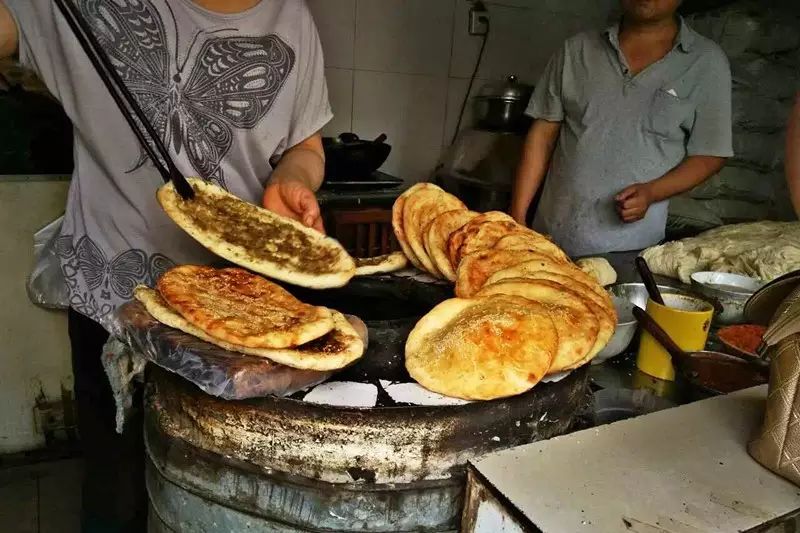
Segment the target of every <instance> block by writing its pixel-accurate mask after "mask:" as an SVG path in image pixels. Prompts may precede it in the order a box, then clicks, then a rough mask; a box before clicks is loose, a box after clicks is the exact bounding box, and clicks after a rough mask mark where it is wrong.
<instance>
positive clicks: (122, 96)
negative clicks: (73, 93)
mask: <svg viewBox="0 0 800 533" xmlns="http://www.w3.org/2000/svg"><path fill="white" fill-rule="evenodd" d="M54 1H55V3H56V6H57V7H58V9H59V10H60V11H61V14H62V15H64V18H65V19H66V21H67V24H69V27H70V28H71V29H72V32H73V33H74V34H75V38H76V39H78V43H80V45H81V48H83V50H84V52H86V55H87V56H89V60H90V61H91V62H92V65H94V68H95V70H97V74H98V75H99V76H100V79H101V80H103V83H104V84H105V86H106V88H108V90H109V92H110V93H111V97H112V98H113V99H114V101H115V102H116V103H117V106H119V109H120V111H121V112H122V116H123V117H125V120H126V121H127V122H128V125H130V127H131V129H133V133H134V134H135V135H136V137H137V138H138V139H139V142H140V143H142V147H143V148H144V150H145V152H147V155H148V156H150V159H151V160H152V161H153V164H154V165H155V166H156V168H157V169H158V171H159V173H160V174H161V176H162V177H163V178H164V182H165V183H166V182H169V181H170V180H172V182H173V183H174V184H175V189H176V190H177V191H178V194H180V196H181V198H183V199H184V200H188V199H191V198H194V190H193V189H192V187H191V185H189V182H188V181H186V178H185V177H184V176H183V174H181V172H180V171H179V170H178V168H177V167H176V166H175V163H174V162H173V161H172V158H171V157H170V155H169V151H168V150H167V147H166V146H164V143H163V142H162V140H161V138H160V137H159V136H158V133H156V131H155V129H154V128H153V125H152V124H150V121H149V120H148V119H147V115H145V114H144V112H143V111H142V108H141V107H140V106H139V104H138V103H137V102H136V100H135V99H134V97H133V95H132V94H131V93H130V91H129V90H128V87H126V86H125V82H123V81H122V79H121V78H120V77H119V74H118V73H117V71H116V70H115V69H114V66H113V65H112V64H111V61H110V60H109V59H108V56H107V55H106V53H105V52H104V51H103V48H102V47H101V46H100V43H99V42H98V41H97V38H96V37H95V36H94V34H93V33H92V30H91V28H90V27H89V25H88V24H87V22H86V20H85V19H84V18H83V16H82V15H81V13H80V11H79V10H78V8H77V7H76V6H75V5H74V4H73V3H72V1H71V0H54ZM134 115H136V117H135V118H134ZM137 119H138V121H137ZM148 138H149V141H150V142H148ZM151 143H152V145H151ZM153 147H155V149H154V148H153ZM156 152H158V153H156ZM159 156H160V157H159Z"/></svg>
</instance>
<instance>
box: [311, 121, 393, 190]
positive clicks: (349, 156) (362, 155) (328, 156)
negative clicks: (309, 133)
mask: <svg viewBox="0 0 800 533" xmlns="http://www.w3.org/2000/svg"><path fill="white" fill-rule="evenodd" d="M322 146H323V147H324V148H325V179H326V180H329V181H335V180H348V181H357V180H366V179H369V177H370V176H371V174H372V173H373V172H375V171H376V170H378V168H379V167H380V166H381V165H382V164H383V163H384V162H385V161H386V158H387V157H389V152H391V151H392V147H391V146H390V145H388V144H386V135H385V134H381V135H380V136H379V137H378V138H377V139H375V140H374V141H365V140H362V139H359V138H358V135H356V134H355V133H342V134H341V135H339V136H338V137H323V139H322Z"/></svg>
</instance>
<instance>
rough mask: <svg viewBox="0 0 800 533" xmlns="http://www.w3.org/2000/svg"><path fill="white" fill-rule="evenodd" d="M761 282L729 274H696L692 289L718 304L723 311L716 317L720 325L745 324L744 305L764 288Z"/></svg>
mask: <svg viewBox="0 0 800 533" xmlns="http://www.w3.org/2000/svg"><path fill="white" fill-rule="evenodd" d="M762 285H763V282H761V281H760V280H757V279H754V278H749V277H747V276H740V275H739V274H729V273H727V272H695V273H694V274H692V287H693V288H694V290H695V291H697V293H698V294H700V295H701V296H705V297H707V298H711V299H713V300H715V301H716V302H718V303H719V304H720V306H721V307H722V311H721V312H719V313H717V314H716V315H715V317H714V322H716V323H718V324H741V323H743V322H745V317H744V305H745V304H746V303H747V300H749V299H750V297H751V296H752V295H753V294H754V293H755V292H756V291H757V290H758V289H760V288H761V287H762Z"/></svg>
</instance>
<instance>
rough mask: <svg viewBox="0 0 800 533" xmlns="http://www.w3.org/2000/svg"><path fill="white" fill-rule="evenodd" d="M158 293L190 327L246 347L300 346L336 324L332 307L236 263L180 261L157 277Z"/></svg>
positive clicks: (321, 334) (320, 335) (326, 331)
mask: <svg viewBox="0 0 800 533" xmlns="http://www.w3.org/2000/svg"><path fill="white" fill-rule="evenodd" d="M158 292H159V293H160V294H161V296H162V297H163V298H164V300H165V301H166V302H167V304H168V305H169V307H170V308H172V309H174V310H175V311H176V312H177V313H178V314H180V315H181V316H182V317H183V318H185V319H186V320H187V321H188V322H189V323H190V324H192V325H193V326H195V327H197V328H199V329H200V330H202V331H204V332H205V333H206V334H208V335H210V336H211V337H214V338H216V339H220V340H223V341H225V342H229V343H231V344H238V345H241V346H246V347H248V348H289V347H294V346H300V345H301V344H305V343H307V342H311V341H313V340H315V339H318V338H320V337H322V336H323V335H325V334H326V333H328V332H329V331H331V330H332V329H333V327H334V323H333V318H332V316H331V312H330V310H328V309H326V308H324V307H314V306H311V305H307V304H304V303H303V302H301V301H300V300H298V299H297V298H295V297H294V296H292V295H291V294H289V293H288V292H287V291H286V290H284V289H283V288H281V287H279V286H278V285H275V284H274V283H272V282H270V281H267V280H266V279H264V278H262V277H261V276H258V275H256V274H253V273H251V272H248V271H246V270H242V269H240V268H222V269H216V268H212V267H206V266H194V265H182V266H178V267H175V268H172V269H170V270H168V271H167V272H165V273H164V274H163V275H162V276H161V278H160V279H159V280H158Z"/></svg>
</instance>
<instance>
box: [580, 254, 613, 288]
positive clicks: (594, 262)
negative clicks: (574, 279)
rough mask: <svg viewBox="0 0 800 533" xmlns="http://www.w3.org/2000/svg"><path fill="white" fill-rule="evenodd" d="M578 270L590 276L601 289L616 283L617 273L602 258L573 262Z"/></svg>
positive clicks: (588, 258)
mask: <svg viewBox="0 0 800 533" xmlns="http://www.w3.org/2000/svg"><path fill="white" fill-rule="evenodd" d="M575 264H576V265H578V268H580V269H581V270H583V271H584V272H586V273H587V274H589V275H590V276H592V277H593V278H594V279H596V280H597V283H599V284H600V285H602V286H603V287H605V286H607V285H611V284H612V283H616V282H617V271H616V270H614V267H612V266H611V263H609V262H608V261H606V260H605V259H603V258H602V257H587V258H586V259H578V260H577V261H575Z"/></svg>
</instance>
